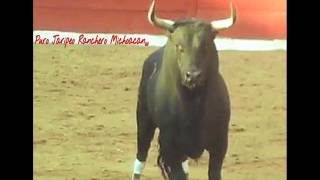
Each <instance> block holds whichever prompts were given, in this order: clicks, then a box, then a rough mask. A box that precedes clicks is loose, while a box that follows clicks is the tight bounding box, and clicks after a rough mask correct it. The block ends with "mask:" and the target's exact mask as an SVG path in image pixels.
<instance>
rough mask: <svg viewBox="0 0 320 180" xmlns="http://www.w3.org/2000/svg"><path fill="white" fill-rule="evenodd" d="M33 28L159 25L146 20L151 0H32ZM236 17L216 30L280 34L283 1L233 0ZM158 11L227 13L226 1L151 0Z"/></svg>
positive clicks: (146, 28) (117, 29) (124, 29)
mask: <svg viewBox="0 0 320 180" xmlns="http://www.w3.org/2000/svg"><path fill="white" fill-rule="evenodd" d="M33 2H34V4H33V7H34V10H33V20H34V22H33V28H34V30H58V31H68V32H101V33H151V34H160V33H162V31H161V30H159V29H157V28H155V27H153V26H151V25H150V24H149V23H148V21H147V11H148V7H149V6H150V3H151V0H139V1H137V0H34V1H33ZM232 2H233V4H234V5H235V6H236V8H237V10H238V11H237V12H238V18H237V22H236V24H235V26H234V27H233V28H231V29H230V30H228V31H226V32H223V33H221V35H223V36H228V37H234V38H263V39H274V38H277V39H286V35H287V33H286V32H287V28H286V0H264V1H260V0H233V1H232ZM156 3H157V7H156V8H157V12H158V15H159V16H161V17H164V18H170V19H178V18H184V17H191V16H193V17H197V18H201V19H205V20H214V19H220V18H226V17H228V16H229V13H230V9H229V1H228V0H157V2H156Z"/></svg>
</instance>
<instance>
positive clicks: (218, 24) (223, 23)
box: [211, 3, 237, 31]
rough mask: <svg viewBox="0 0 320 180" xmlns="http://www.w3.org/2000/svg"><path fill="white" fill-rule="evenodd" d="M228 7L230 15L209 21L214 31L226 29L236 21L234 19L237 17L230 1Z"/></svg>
mask: <svg viewBox="0 0 320 180" xmlns="http://www.w3.org/2000/svg"><path fill="white" fill-rule="evenodd" d="M230 8H231V16H230V17H229V18H227V19H221V20H217V21H212V22H211V27H212V28H213V29H214V30H215V31H221V30H224V29H228V28H230V27H231V26H232V25H233V24H234V23H235V22H236V19H237V11H236V8H235V7H234V6H233V5H232V3H230Z"/></svg>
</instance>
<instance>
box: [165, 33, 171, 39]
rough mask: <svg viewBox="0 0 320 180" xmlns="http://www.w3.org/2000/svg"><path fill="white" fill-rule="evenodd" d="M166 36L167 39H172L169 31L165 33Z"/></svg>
mask: <svg viewBox="0 0 320 180" xmlns="http://www.w3.org/2000/svg"><path fill="white" fill-rule="evenodd" d="M166 36H167V37H168V39H171V38H172V37H171V36H172V34H171V32H170V31H166Z"/></svg>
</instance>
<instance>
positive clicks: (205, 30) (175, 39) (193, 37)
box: [148, 1, 236, 89]
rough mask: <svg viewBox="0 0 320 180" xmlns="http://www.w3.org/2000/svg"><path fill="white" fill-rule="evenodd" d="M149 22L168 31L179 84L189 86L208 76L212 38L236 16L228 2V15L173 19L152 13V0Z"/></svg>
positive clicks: (193, 85)
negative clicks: (204, 19) (219, 17)
mask: <svg viewBox="0 0 320 180" xmlns="http://www.w3.org/2000/svg"><path fill="white" fill-rule="evenodd" d="M148 20H149V22H150V23H151V24H152V25H154V26H156V27H159V28H162V29H165V30H167V31H169V38H168V44H169V45H170V48H171V50H172V49H174V51H173V54H174V55H173V56H174V58H173V59H175V60H176V61H177V64H178V69H179V72H180V77H181V78H180V79H181V81H182V85H184V86H186V87H187V88H189V89H193V88H195V87H198V86H201V85H202V84H203V83H204V82H205V80H206V77H207V69H208V67H209V63H210V60H211V61H212V60H213V59H212V58H213V53H216V52H215V49H214V48H213V44H212V43H213V39H214V37H215V35H216V33H217V32H219V31H221V30H224V29H228V28H229V27H231V26H232V25H233V24H234V23H235V20H236V9H235V8H234V7H233V6H232V3H231V16H230V17H229V18H227V19H222V20H217V21H212V22H210V23H206V22H203V21H199V20H186V21H177V22H175V21H172V20H168V19H162V18H159V17H157V16H156V14H155V2H154V1H153V2H152V4H151V6H150V8H149V12H148Z"/></svg>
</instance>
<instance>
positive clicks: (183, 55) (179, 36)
mask: <svg viewBox="0 0 320 180" xmlns="http://www.w3.org/2000/svg"><path fill="white" fill-rule="evenodd" d="M213 38H214V33H212V28H211V26H210V24H207V23H203V22H200V21H194V22H192V21H190V22H188V23H187V24H185V25H181V26H178V27H177V28H176V29H175V30H174V31H173V32H172V33H170V34H169V38H168V41H169V42H168V43H170V44H171V46H173V47H171V48H174V51H173V54H172V56H174V58H173V59H174V60H175V61H177V65H178V66H177V67H178V69H179V74H180V78H179V79H181V83H182V85H184V86H185V87H187V88H189V89H194V88H196V87H199V86H202V85H203V84H204V82H205V81H206V77H207V71H208V67H209V63H210V61H212V58H213V56H212V54H213V53H215V51H214V49H213V45H212V43H213Z"/></svg>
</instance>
